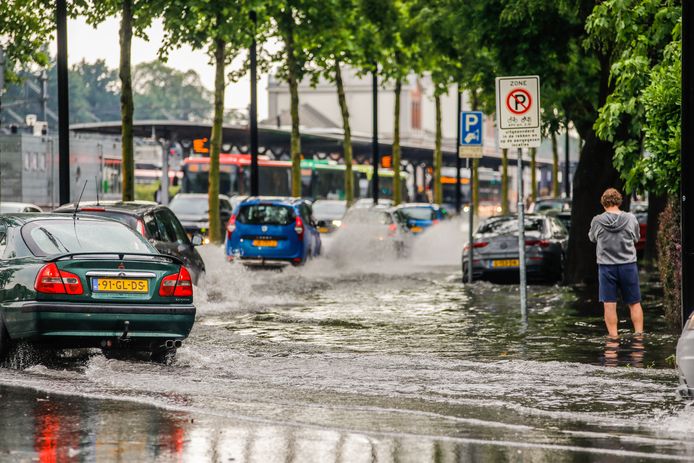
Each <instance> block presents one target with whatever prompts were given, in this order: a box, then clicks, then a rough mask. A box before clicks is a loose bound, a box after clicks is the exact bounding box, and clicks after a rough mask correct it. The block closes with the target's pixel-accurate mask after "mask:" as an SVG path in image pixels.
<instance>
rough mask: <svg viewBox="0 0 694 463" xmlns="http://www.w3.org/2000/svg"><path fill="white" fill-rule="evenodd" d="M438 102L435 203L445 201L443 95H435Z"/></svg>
mask: <svg viewBox="0 0 694 463" xmlns="http://www.w3.org/2000/svg"><path fill="white" fill-rule="evenodd" d="M434 100H435V102H436V141H435V145H434V203H436V204H441V203H442V202H443V189H442V188H441V163H442V160H443V154H442V153H441V96H440V95H436V96H435V97H434Z"/></svg>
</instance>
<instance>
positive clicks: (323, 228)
mask: <svg viewBox="0 0 694 463" xmlns="http://www.w3.org/2000/svg"><path fill="white" fill-rule="evenodd" d="M329 231H330V230H328V227H319V228H318V233H328V232H329Z"/></svg>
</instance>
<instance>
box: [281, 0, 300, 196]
mask: <svg viewBox="0 0 694 463" xmlns="http://www.w3.org/2000/svg"><path fill="white" fill-rule="evenodd" d="M282 26H283V34H284V46H285V53H286V55H287V74H288V79H289V94H290V106H289V108H290V109H289V112H290V114H291V117H292V135H291V156H292V196H294V197H300V196H301V134H300V133H299V82H298V78H299V76H298V74H299V70H298V66H297V61H296V56H295V51H294V46H295V44H294V18H293V16H292V9H291V7H289V8H287V9H286V11H285V12H284V15H283V16H282Z"/></svg>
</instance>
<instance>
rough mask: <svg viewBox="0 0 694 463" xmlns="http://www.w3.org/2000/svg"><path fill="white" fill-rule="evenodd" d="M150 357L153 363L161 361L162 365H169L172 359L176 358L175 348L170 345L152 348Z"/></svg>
mask: <svg viewBox="0 0 694 463" xmlns="http://www.w3.org/2000/svg"><path fill="white" fill-rule="evenodd" d="M150 359H151V360H152V362H154V363H161V364H162V365H171V364H172V363H173V361H174V360H175V359H176V348H175V347H171V348H163V349H156V350H153V351H152V356H151V357H150Z"/></svg>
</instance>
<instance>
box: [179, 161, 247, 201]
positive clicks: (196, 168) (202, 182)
mask: <svg viewBox="0 0 694 463" xmlns="http://www.w3.org/2000/svg"><path fill="white" fill-rule="evenodd" d="M237 171H238V167H237V166H230V165H220V166H219V193H220V194H223V195H227V196H231V195H233V194H236V193H238V191H239V187H238V182H237ZM209 172H210V165H209V164H202V163H200V164H198V163H191V164H187V165H186V166H184V167H183V185H182V187H181V192H183V193H205V194H207V190H208V188H209V178H210V176H209Z"/></svg>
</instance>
